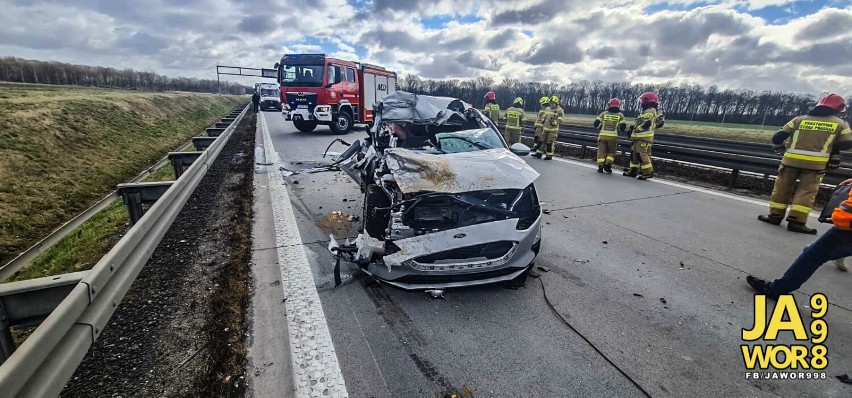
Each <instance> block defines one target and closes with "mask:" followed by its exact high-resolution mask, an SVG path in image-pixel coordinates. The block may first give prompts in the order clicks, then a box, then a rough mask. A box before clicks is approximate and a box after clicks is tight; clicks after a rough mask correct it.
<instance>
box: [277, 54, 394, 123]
mask: <svg viewBox="0 0 852 398" xmlns="http://www.w3.org/2000/svg"><path fill="white" fill-rule="evenodd" d="M275 69H277V70H278V84H280V87H281V103H282V104H284V105H283V111H282V112H283V114H284V118H286V119H287V120H292V121H293V125H294V126H296V128H297V129H298V130H299V131H303V132H310V131H313V130H314V129H315V128H316V127H317V125H320V124H323V125H328V126H330V127H331V130H332V131H334V132H335V133H338V134H346V133H348V132H349V131H351V130H352V125H353V124H355V123H358V124H369V123H371V122H372V121H373V112H372V111H373V104H375V103H376V102H379V101H381V100H382V98H384V96H385V95H388V94H391V93H394V92H396V81H397V77H396V73H395V72H391V71H388V70H387V69H385V68H383V67H380V66H375V65H370V64H365V63H360V62H353V61H344V60H342V59H336V58H329V57H326V56H325V54H286V55H284V57H282V58H281V62H279V63H277V64H275Z"/></svg>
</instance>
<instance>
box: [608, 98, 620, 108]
mask: <svg viewBox="0 0 852 398" xmlns="http://www.w3.org/2000/svg"><path fill="white" fill-rule="evenodd" d="M606 106H608V107H610V108H621V100H620V99H618V98H613V99H611V100H609V103H608V104H607V105H606Z"/></svg>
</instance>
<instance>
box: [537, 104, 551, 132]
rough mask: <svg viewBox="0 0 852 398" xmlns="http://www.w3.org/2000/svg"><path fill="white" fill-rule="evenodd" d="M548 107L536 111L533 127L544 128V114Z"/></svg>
mask: <svg viewBox="0 0 852 398" xmlns="http://www.w3.org/2000/svg"><path fill="white" fill-rule="evenodd" d="M547 108H548V107H546V106H545V107H544V108H541V110H540V111H538V116H536V117H535V126H536V127H544V113H545V112H547Z"/></svg>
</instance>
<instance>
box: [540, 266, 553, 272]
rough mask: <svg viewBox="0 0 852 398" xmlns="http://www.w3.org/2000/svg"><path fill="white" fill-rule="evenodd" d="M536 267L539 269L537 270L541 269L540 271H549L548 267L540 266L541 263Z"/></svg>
mask: <svg viewBox="0 0 852 398" xmlns="http://www.w3.org/2000/svg"><path fill="white" fill-rule="evenodd" d="M538 269H539V270H541V271H543V272H550V268H547V267H543V266H541V265H539V266H538Z"/></svg>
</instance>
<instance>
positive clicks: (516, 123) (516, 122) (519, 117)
mask: <svg viewBox="0 0 852 398" xmlns="http://www.w3.org/2000/svg"><path fill="white" fill-rule="evenodd" d="M524 117H525V115H524V110H523V109H521V108H516V107H514V106H513V107H511V108H509V109H506V128H508V129H515V130H520V129H521V123H522V122H523V121H524Z"/></svg>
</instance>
